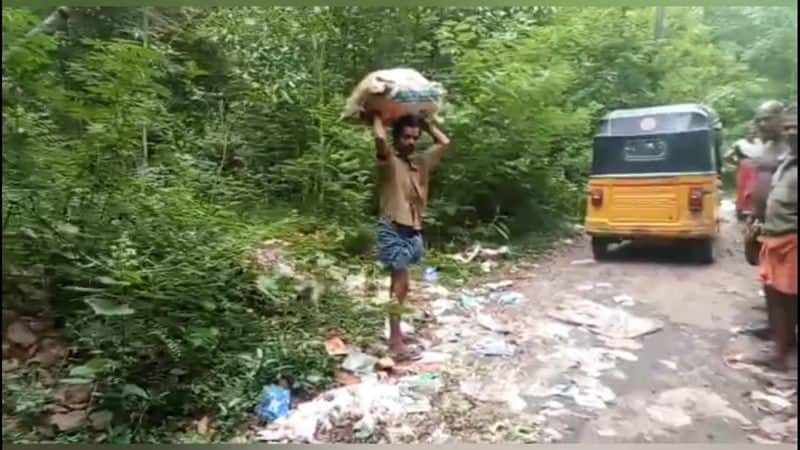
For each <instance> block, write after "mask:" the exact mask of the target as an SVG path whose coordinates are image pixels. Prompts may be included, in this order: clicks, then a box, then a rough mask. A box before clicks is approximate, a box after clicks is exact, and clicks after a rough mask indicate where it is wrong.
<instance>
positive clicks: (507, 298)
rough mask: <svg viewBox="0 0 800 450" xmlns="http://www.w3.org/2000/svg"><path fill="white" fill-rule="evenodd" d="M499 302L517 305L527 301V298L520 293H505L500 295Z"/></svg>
mask: <svg viewBox="0 0 800 450" xmlns="http://www.w3.org/2000/svg"><path fill="white" fill-rule="evenodd" d="M499 300H500V303H502V304H504V305H516V304H517V303H521V302H522V301H523V300H525V296H524V295H522V294H520V293H519V292H505V293H503V294H501V295H500V298H499Z"/></svg>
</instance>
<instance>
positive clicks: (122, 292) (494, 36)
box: [3, 7, 797, 443]
mask: <svg viewBox="0 0 800 450" xmlns="http://www.w3.org/2000/svg"><path fill="white" fill-rule="evenodd" d="M653 12H654V11H653V9H652V8H608V9H598V8H592V9H573V8H491V9H490V8H473V9H459V8H386V9H369V8H355V7H347V8H328V7H316V8H235V9H234V8H209V9H191V8H177V9H158V8H78V9H73V10H72V16H71V18H70V20H69V21H68V23H67V24H61V25H58V26H55V27H54V29H55V30H56V31H58V32H57V33H55V34H52V35H49V34H45V33H41V32H31V30H37V29H38V28H37V25H38V24H39V22H40V18H39V17H38V16H36V15H34V14H32V13H30V12H28V11H25V10H20V9H9V8H4V9H3V94H4V95H3V235H4V245H3V295H4V302H5V305H6V306H9V305H10V306H14V305H16V306H17V307H20V308H24V309H26V310H28V309H37V308H38V309H42V310H47V311H50V312H52V313H53V314H55V315H57V316H59V317H61V318H63V320H64V322H65V327H64V332H65V333H66V335H67V336H68V338H69V339H70V341H71V343H72V345H73V347H74V351H73V353H72V354H71V355H70V358H69V362H68V364H67V365H66V366H65V367H63V368H60V369H59V371H56V372H57V373H55V376H56V377H57V378H58V380H59V382H60V383H87V382H92V383H94V384H95V386H96V389H97V392H98V395H97V397H96V399H95V404H93V405H92V406H93V407H94V408H97V409H104V410H108V411H113V412H114V413H115V416H114V417H115V423H114V425H113V427H112V429H111V430H110V431H108V432H105V433H98V434H97V435H95V436H93V437H92V439H96V440H99V441H103V442H113V443H127V442H159V441H160V442H163V441H165V440H174V439H176V438H175V436H179V435H180V434H181V433H183V432H185V431H186V430H185V428H186V427H185V424H184V419H185V418H188V417H199V416H201V415H209V416H213V417H214V419H215V420H216V421H217V422H218V423H220V424H225V426H223V427H222V429H221V430H219V431H220V433H219V434H218V435H217V436H216V438H217V439H226V438H227V437H229V436H230V435H231V434H232V433H234V432H235V428H236V424H237V423H239V422H241V421H242V419H243V417H244V416H246V415H247V414H248V413H249V412H250V411H252V406H253V404H254V402H255V401H256V398H257V394H258V392H259V390H260V388H261V386H263V385H264V384H268V383H274V382H280V381H282V382H286V383H288V384H290V385H291V386H293V387H294V388H295V389H297V390H313V389H316V388H318V387H320V386H323V385H325V384H326V383H328V382H329V381H330V377H331V375H332V373H333V367H334V361H333V360H332V359H331V358H330V357H328V356H327V354H326V352H325V350H324V348H323V346H322V338H321V336H322V334H323V333H324V331H325V330H328V329H332V328H335V329H338V330H341V331H342V332H343V333H345V335H346V338H347V339H348V341H349V342H351V343H354V344H366V343H368V342H369V341H370V340H371V339H373V338H374V337H375V336H377V335H378V331H379V330H380V328H381V326H382V315H383V314H384V313H385V310H383V309H379V308H373V307H368V306H364V305H361V304H360V303H357V302H354V301H353V300H352V299H349V298H348V297H347V296H346V295H345V294H344V293H343V292H341V291H340V290H339V289H337V286H341V285H342V280H343V278H344V276H345V275H346V274H347V273H348V271H354V270H359V271H360V270H364V271H366V272H372V271H373V270H374V264H373V261H372V260H373V254H372V247H373V244H374V228H373V220H374V217H375V213H376V207H377V201H376V196H375V194H374V181H373V180H374V175H375V172H374V164H373V158H374V150H373V149H372V143H371V140H372V139H371V136H370V134H369V131H368V130H367V129H366V128H365V127H357V126H351V125H345V124H342V123H339V122H338V121H337V117H338V114H339V112H340V108H341V107H342V106H343V103H344V99H345V97H346V95H347V94H348V93H349V92H348V91H349V90H350V89H351V88H352V87H353V85H354V84H355V83H356V82H357V81H358V80H359V79H360V78H361V77H363V76H364V75H365V74H366V73H367V72H368V71H370V70H375V69H379V68H386V67H393V66H411V67H414V68H416V69H418V70H420V71H421V72H423V73H424V74H426V75H427V76H429V77H430V78H432V79H435V80H437V81H441V82H442V83H443V84H444V85H445V86H446V87H447V89H448V97H447V98H448V102H449V104H448V105H447V109H446V111H445V122H444V124H443V128H444V129H445V130H446V132H447V134H448V135H450V137H451V140H452V142H453V145H452V148H451V149H450V150H449V153H448V154H447V155H446V156H445V157H444V159H443V162H442V165H441V166H440V168H438V169H437V172H436V174H435V176H434V179H433V186H432V197H431V200H430V209H429V216H428V217H427V228H428V229H427V230H426V232H427V238H428V241H429V242H430V244H431V246H432V248H431V251H430V252H429V257H428V263H430V264H432V265H435V266H438V267H439V268H440V270H441V272H442V274H443V275H446V276H447V277H451V278H465V277H469V276H474V275H475V273H474V272H473V269H474V268H473V267H471V266H463V265H458V264H455V263H454V262H453V261H452V260H451V259H450V258H448V257H446V256H445V255H444V254H445V253H446V252H449V251H453V250H455V249H457V248H458V249H460V247H461V246H462V245H463V244H464V243H472V242H473V241H500V242H503V243H509V242H510V243H527V245H533V246H536V247H539V246H541V245H542V242H543V241H547V240H551V238H550V237H551V236H552V235H553V233H556V232H558V231H560V230H562V228H563V227H562V225H563V223H564V222H565V221H568V220H574V219H578V218H580V216H581V215H582V211H583V209H582V208H583V193H582V189H583V185H584V182H585V180H586V177H587V167H588V157H589V149H590V145H591V133H592V130H593V127H594V123H595V121H596V119H597V118H598V116H599V115H600V114H602V113H604V112H606V111H607V110H609V109H615V108H622V107H632V106H641V105H646V104H656V103H676V102H705V103H708V104H710V105H712V106H714V107H715V108H716V109H717V110H718V111H719V112H720V113H721V115H722V117H723V120H724V122H725V124H726V127H727V128H728V129H729V130H731V133H730V134H729V136H731V137H732V138H735V137H737V133H738V132H739V130H740V127H741V126H742V124H743V123H744V122H745V121H746V120H748V119H749V115H750V113H751V110H752V108H753V107H754V106H755V104H756V103H758V102H759V101H761V100H763V99H766V98H770V97H775V98H780V99H788V98H791V97H794V96H796V80H797V78H796V77H797V75H796V69H794V67H796V34H797V25H796V18H795V17H796V16H793V15H792V14H786V11H785V10H782V9H774V8H724V9H717V8H712V9H708V8H706V9H701V8H668V14H667V29H666V36H665V38H664V39H662V40H659V41H656V40H654V39H653V34H652V28H653V17H654V14H653ZM145 40H146V41H147V43H146V45H145V42H144V41H145ZM271 238H277V239H282V240H284V241H287V242H288V243H289V244H290V248H291V254H292V257H293V258H294V260H295V262H296V263H297V265H298V268H299V269H298V270H299V272H302V275H303V276H307V277H311V276H314V277H317V278H319V279H321V280H323V282H324V284H325V285H326V286H327V288H326V289H323V290H321V291H319V292H317V291H314V292H311V293H309V291H308V290H307V289H306V288H305V287H303V286H298V285H297V283H296V282H295V281H293V280H290V279H287V278H284V277H281V276H278V274H274V273H270V272H265V271H264V270H263V269H259V268H257V267H255V266H254V265H253V264H252V263H251V262H252V259H253V255H254V251H255V249H257V248H258V247H259V244H261V243H262V242H263V241H264V240H266V239H271ZM25 373H27V372H25ZM49 389H50V388H49V387H46V386H45V385H44V384H43V383H42V381H41V380H40V379H38V378H37V377H36V376H34V375H31V376H30V377H27V376H22V377H19V378H17V379H15V381H14V383H12V387H11V388H9V389H6V388H5V387H4V399H5V400H8V401H9V402H10V403H9V404H10V405H12V406H10V407H8V408H5V409H4V421H5V420H6V418H7V416H8V417H13V418H15V419H25V420H21V421H20V423H18V424H17V426H16V429H15V431H14V432H13V433H9V434H8V436H13V438H11V439H13V440H14V441H16V442H22V441H36V440H41V439H43V438H42V437H41V436H39V435H37V434H36V431H35V429H36V428H35V426H36V422H35V420H33V419H34V418H36V416H37V415H38V414H40V413H41V411H42V409H43V405H45V404H46V403H47V397H48V395H49V394H50V391H49ZM28 419H30V420H28ZM4 436H5V433H4ZM55 439H56V440H57V441H60V442H69V441H85V440H84V439H83V437H82V435H80V433H78V434H71V435H59V436H57V437H56V438H55ZM187 439H189V438H187Z"/></svg>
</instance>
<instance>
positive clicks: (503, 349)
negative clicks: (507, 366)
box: [473, 335, 516, 357]
mask: <svg viewBox="0 0 800 450" xmlns="http://www.w3.org/2000/svg"><path fill="white" fill-rule="evenodd" d="M473 349H474V350H475V351H476V352H478V353H479V354H481V355H483V356H504V357H509V356H513V355H514V353H515V351H516V347H515V346H514V345H512V344H510V343H508V342H507V341H506V340H505V339H504V338H503V337H502V336H498V335H488V336H484V337H482V338H481V339H480V340H478V342H477V343H475V346H474V347H473Z"/></svg>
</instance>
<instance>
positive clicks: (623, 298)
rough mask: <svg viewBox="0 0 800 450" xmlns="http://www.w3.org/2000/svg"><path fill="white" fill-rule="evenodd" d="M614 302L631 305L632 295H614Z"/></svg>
mask: <svg viewBox="0 0 800 450" xmlns="http://www.w3.org/2000/svg"><path fill="white" fill-rule="evenodd" d="M614 303H618V304H620V305H622V306H633V303H634V302H633V297H631V296H630V295H625V294H622V295H616V296H614Z"/></svg>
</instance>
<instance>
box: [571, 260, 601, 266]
mask: <svg viewBox="0 0 800 450" xmlns="http://www.w3.org/2000/svg"><path fill="white" fill-rule="evenodd" d="M595 263H597V261H595V260H593V259H578V260H576V261H572V262H571V263H570V265H572V266H585V265H588V264H595Z"/></svg>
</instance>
